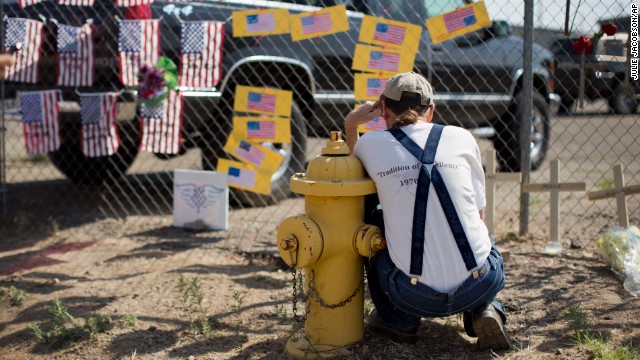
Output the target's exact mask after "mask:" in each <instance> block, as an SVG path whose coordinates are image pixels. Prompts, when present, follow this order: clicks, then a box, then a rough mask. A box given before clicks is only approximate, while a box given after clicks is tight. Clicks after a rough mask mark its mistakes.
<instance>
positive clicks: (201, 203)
mask: <svg viewBox="0 0 640 360" xmlns="http://www.w3.org/2000/svg"><path fill="white" fill-rule="evenodd" d="M176 189H177V190H178V193H179V194H180V197H181V198H182V199H183V200H184V201H185V202H186V203H187V205H188V206H189V207H190V208H192V209H196V212H197V213H198V214H199V213H200V209H206V208H208V207H210V206H212V205H213V204H214V203H215V202H216V200H218V198H219V197H220V196H221V195H222V194H223V193H224V190H225V188H219V187H216V186H213V185H202V186H199V185H196V184H193V183H187V184H176Z"/></svg>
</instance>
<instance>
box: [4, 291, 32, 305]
mask: <svg viewBox="0 0 640 360" xmlns="http://www.w3.org/2000/svg"><path fill="white" fill-rule="evenodd" d="M26 299H27V292H26V291H24V290H22V289H18V288H17V287H15V286H11V287H10V288H8V289H6V288H0V303H3V302H4V301H8V302H9V305H11V306H21V305H22V304H23V303H24V301H25V300H26Z"/></svg>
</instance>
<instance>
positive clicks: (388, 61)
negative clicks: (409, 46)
mask: <svg viewBox="0 0 640 360" xmlns="http://www.w3.org/2000/svg"><path fill="white" fill-rule="evenodd" d="M415 58H416V53H415V52H406V51H403V50H400V49H391V48H383V47H379V46H368V45H362V44H357V45H356V50H355V53H354V54H353V65H352V66H351V68H352V69H354V70H362V71H368V72H374V73H381V74H385V75H389V76H391V75H394V74H396V73H399V72H407V71H411V70H413V62H414V61H415Z"/></svg>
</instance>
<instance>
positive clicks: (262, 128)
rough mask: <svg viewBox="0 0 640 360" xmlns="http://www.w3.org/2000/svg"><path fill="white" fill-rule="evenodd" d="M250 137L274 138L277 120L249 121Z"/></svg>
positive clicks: (248, 135) (248, 134) (248, 130)
mask: <svg viewBox="0 0 640 360" xmlns="http://www.w3.org/2000/svg"><path fill="white" fill-rule="evenodd" d="M247 137H248V138H249V139H273V138H274V137H276V123H275V121H247Z"/></svg>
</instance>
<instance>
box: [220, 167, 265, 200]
mask: <svg viewBox="0 0 640 360" xmlns="http://www.w3.org/2000/svg"><path fill="white" fill-rule="evenodd" d="M216 171H217V172H219V173H222V174H227V175H228V180H227V181H228V183H229V186H230V187H234V188H238V189H243V190H249V191H253V192H257V193H260V194H265V195H269V194H270V193H271V174H270V173H267V172H263V171H258V170H256V169H254V168H252V167H251V166H250V165H245V164H243V163H241V162H238V161H232V160H227V159H218V166H217V168H216Z"/></svg>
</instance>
